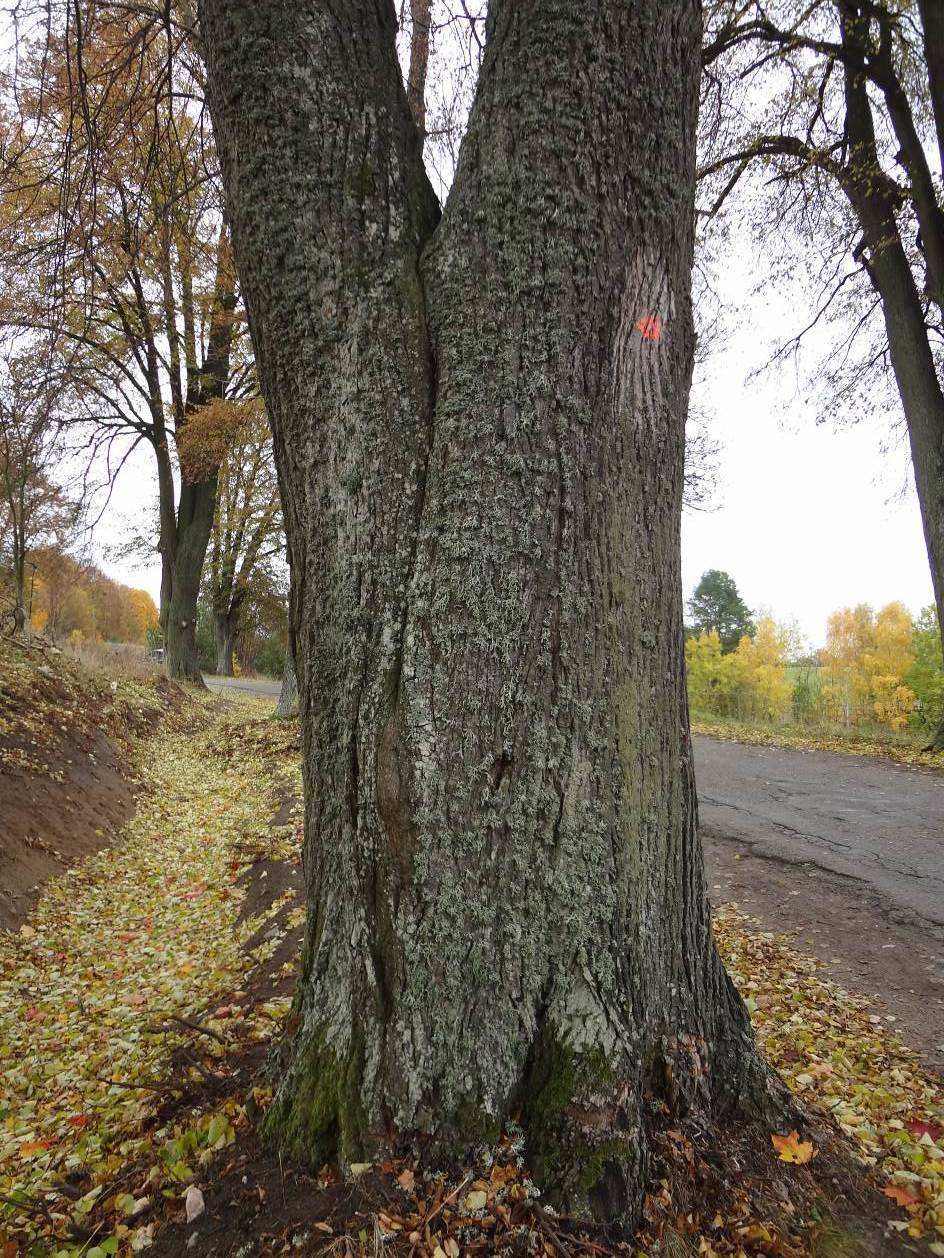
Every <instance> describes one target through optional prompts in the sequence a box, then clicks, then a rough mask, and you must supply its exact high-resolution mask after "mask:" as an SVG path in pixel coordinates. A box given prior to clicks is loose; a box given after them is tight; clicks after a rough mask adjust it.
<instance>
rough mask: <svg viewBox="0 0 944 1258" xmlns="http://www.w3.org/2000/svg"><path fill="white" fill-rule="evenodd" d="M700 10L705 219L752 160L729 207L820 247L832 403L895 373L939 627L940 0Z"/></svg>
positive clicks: (719, 2) (943, 491)
mask: <svg viewBox="0 0 944 1258" xmlns="http://www.w3.org/2000/svg"><path fill="white" fill-rule="evenodd" d="M708 13H709V20H708V32H707V36H706V42H705V50H704V62H705V65H706V77H705V86H704V100H703V109H702V118H703V122H704V131H705V136H704V139H705V146H704V148H705V151H704V169H703V176H704V177H705V179H706V189H707V195H706V217H707V218H708V219H710V218H712V217H714V216H715V215H716V214H717V213H718V211H719V209H720V207H721V206H722V205H723V204H724V203H725V201H726V199H727V198H728V197H729V195H730V193H731V192H732V190H733V189H734V187H735V186H736V185H738V184H739V183H740V181H741V180H742V177H743V176H744V175H745V173H747V172H749V171H750V170H752V168H753V167H754V165H755V164H756V165H758V166H759V167H760V168H761V169H762V170H763V171H764V172H765V173H766V174H767V175H768V176H769V177H767V178H765V180H764V182H763V185H762V188H761V190H760V191H759V192H757V191H756V189H757V185H756V184H755V185H752V186H753V187H754V188H755V196H754V197H753V198H751V197H750V196H745V197H744V198H742V200H741V202H740V208H739V210H738V213H739V214H743V212H744V206H745V204H746V205H748V206H750V208H751V209H752V211H753V213H754V216H755V224H756V228H757V231H758V235H759V236H761V235H762V236H763V238H764V239H765V240H766V241H771V240H774V241H784V240H787V241H791V240H793V241H800V242H802V243H803V244H804V245H805V246H808V247H811V248H812V249H815V250H816V251H817V252H818V254H819V259H820V263H819V266H818V268H817V271H818V280H819V284H820V289H821V291H820V294H819V299H818V303H817V307H816V309H815V312H814V313H813V314H812V316H811V318H810V320H809V325H808V328H807V331H809V329H810V328H816V329H817V330H820V329H822V327H823V326H824V325H825V326H828V325H829V322H832V324H833V327H834V328H837V329H840V330H841V331H840V335H839V336H838V338H837V340H838V345H837V344H835V343H833V344H831V345H830V349H829V356H828V359H829V360H828V365H827V367H826V369H825V372H824V375H825V378H826V381H827V383H828V384H829V385H830V386H831V387H830V390H829V404H830V406H831V407H832V408H833V409H839V408H849V409H852V410H853V413H855V408H857V407H860V406H862V405H864V406H865V407H867V408H869V409H874V407H875V405H876V394H877V393H878V395H879V396H880V386H881V384H882V383H883V382H884V380H885V379H887V378H889V377H891V378H893V379H894V382H895V385H896V386H897V392H898V395H899V398H900V402H901V408H902V411H903V414H904V419H905V422H906V425H907V431H908V439H909V444H910V450H911V463H912V467H913V470H914V481H915V488H916V490H917V494H918V501H919V504H920V507H921V518H922V522H923V525H924V534H925V540H926V543H927V550H928V560H929V564H930V570H931V580H932V585H933V588H934V595H935V602H936V606H937V610H938V619H939V623H942V624H944V391H942V378H944V377H942V359H941V337H942V332H944V325H942V313H944V208H942V197H941V174H942V165H944V40H942V38H941V27H942V19H941V6H940V3H939V0H918V2H917V3H916V4H915V3H912V2H910V0H908V2H906V0H902V2H900V3H898V2H896V0H812V3H799V2H798V0H774V3H764V4H761V3H759V2H758V0H748V2H747V3H742V2H741V0H712V2H711V3H710V4H709V5H708ZM877 385H878V386H879V387H878V388H877V387H876V386H877ZM933 745H937V746H944V727H942V729H941V730H939V731H938V733H937V735H936V738H935V740H934V743H933Z"/></svg>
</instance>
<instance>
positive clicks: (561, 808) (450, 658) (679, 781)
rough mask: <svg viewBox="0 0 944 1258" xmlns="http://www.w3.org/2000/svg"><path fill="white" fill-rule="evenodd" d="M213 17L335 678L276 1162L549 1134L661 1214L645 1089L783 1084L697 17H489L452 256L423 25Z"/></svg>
mask: <svg viewBox="0 0 944 1258" xmlns="http://www.w3.org/2000/svg"><path fill="white" fill-rule="evenodd" d="M201 17H202V24H203V33H204V38H205V45H206V50H207V55H208V62H209V82H210V93H211V101H212V108H213V116H214V123H215V134H216V136H217V140H218V143H219V146H220V150H221V157H222V162H223V170H224V178H225V186H226V193H227V200H228V208H229V212H230V214H231V217H232V225H233V238H234V245H235V249H236V258H237V264H238V267H239V272H240V279H241V284H242V288H243V292H244V294H245V296H246V299H247V305H248V309H249V315H250V325H251V329H252V333H253V340H254V344H255V348H256V353H257V357H258V363H259V368H260V373H261V380H262V384H263V389H264V393H265V397H266V402H267V406H268V410H269V414H270V417H271V420H272V423H273V427H274V434H275V445H276V454H277V458H278V460H279V472H280V481H281V484H282V486H283V490H284V491H285V492H286V493H287V496H288V499H289V501H288V503H287V504H286V505H287V510H286V521H287V525H288V529H289V533H290V542H291V553H292V577H293V583H294V587H295V593H294V596H293V619H294V623H293V631H294V635H295V638H296V646H297V649H298V652H299V655H301V656H303V658H304V661H305V666H304V668H303V669H302V677H301V682H302V694H301V700H302V702H301V709H302V720H303V728H304V747H305V757H304V772H305V782H306V840H305V869H306V881H307V891H308V905H309V915H308V934H307V942H306V947H305V950H304V957H303V968H302V976H301V982H300V988H299V993H298V997H297V1008H298V1013H299V1014H300V1024H299V1027H298V1031H297V1033H296V1034H295V1037H294V1039H293V1040H292V1042H291V1044H290V1045H287V1046H286V1050H285V1054H286V1056H285V1064H284V1074H283V1077H282V1081H281V1087H280V1089H279V1092H278V1096H277V1099H276V1102H275V1104H274V1106H273V1108H272V1110H271V1112H270V1116H269V1120H268V1128H267V1129H268V1132H269V1133H270V1135H271V1136H272V1138H274V1139H277V1140H279V1141H280V1142H281V1144H282V1145H283V1146H284V1147H286V1148H287V1149H289V1150H291V1151H293V1152H295V1153H297V1154H299V1155H301V1156H303V1157H305V1158H306V1159H308V1160H309V1161H313V1162H314V1163H316V1164H317V1163H318V1162H319V1161H320V1160H322V1159H323V1158H324V1157H325V1156H331V1155H334V1154H338V1153H340V1155H341V1156H342V1157H346V1158H360V1157H361V1156H363V1155H364V1154H365V1153H367V1152H368V1151H369V1150H372V1149H376V1148H378V1147H383V1146H385V1145H387V1144H389V1143H390V1142H392V1141H394V1140H395V1139H396V1138H397V1136H398V1135H405V1134H408V1133H412V1132H423V1133H431V1134H433V1135H436V1136H438V1137H441V1138H443V1139H445V1140H446V1141H449V1142H453V1143H455V1144H456V1145H460V1146H461V1145H464V1144H467V1143H469V1142H471V1141H475V1140H477V1139H480V1138H481V1137H482V1135H483V1134H487V1133H490V1132H494V1131H495V1129H496V1127H497V1126H498V1125H499V1124H500V1123H501V1121H502V1120H503V1118H504V1117H505V1116H506V1115H508V1114H509V1113H510V1112H511V1111H512V1110H514V1109H517V1108H521V1109H522V1112H523V1115H524V1121H525V1125H526V1129H527V1132H528V1137H529V1142H530V1151H531V1156H532V1158H533V1160H534V1163H535V1166H536V1169H537V1172H538V1174H539V1175H540V1176H541V1177H542V1178H543V1180H544V1181H545V1182H546V1183H547V1184H548V1186H549V1187H550V1188H551V1189H553V1190H554V1193H555V1196H556V1199H557V1200H559V1201H562V1202H564V1203H565V1204H567V1205H568V1206H569V1207H570V1208H572V1209H577V1210H581V1211H583V1212H589V1211H592V1212H594V1213H596V1214H598V1215H600V1216H604V1217H606V1218H610V1219H614V1218H615V1219H618V1220H619V1221H620V1222H623V1223H632V1222H633V1221H634V1220H635V1218H636V1216H637V1212H638V1208H639V1205H640V1202H641V1196H642V1189H643V1185H644V1183H645V1179H646V1173H647V1155H646V1137H645V1134H644V1126H643V1120H644V1101H643V1097H644V1095H645V1094H646V1093H647V1092H652V1091H654V1092H656V1093H658V1094H659V1095H662V1096H664V1097H666V1098H667V1099H668V1100H669V1102H670V1104H672V1105H676V1104H679V1105H695V1106H699V1107H702V1108H703V1109H704V1110H705V1111H706V1112H707V1113H710V1112H716V1111H717V1109H718V1108H719V1107H722V1106H726V1105H729V1104H731V1103H733V1102H735V1101H736V1100H737V1099H738V1098H742V1099H743V1098H744V1097H745V1096H746V1094H747V1092H749V1093H750V1095H751V1097H752V1099H754V1100H758V1101H759V1099H760V1097H761V1095H762V1091H763V1084H762V1082H760V1080H762V1079H763V1075H762V1073H761V1072H760V1071H759V1068H758V1066H757V1057H756V1056H755V1052H754V1049H753V1044H752V1039H751V1034H750V1028H749V1023H748V1019H747V1015H746V1013H745V1011H744V1008H743V1006H742V1004H741V1001H740V999H739V998H738V996H737V994H736V992H735V991H734V988H733V986H732V985H731V983H730V981H729V979H728V978H727V976H726V974H725V972H724V969H723V967H722V965H721V963H720V961H719V959H718V956H717V953H716V951H715V948H714V944H713V942H712V938H711V931H710V924H709V912H708V904H707V898H706V894H705V886H704V878H703V869H702V855H701V848H700V845H699V841H698V837H697V832H696V805H695V790H694V782H693V776H692V759H691V750H690V743H689V736H688V713H687V707H686V699H685V679H684V669H683V650H682V615H681V610H682V600H681V583H680V577H679V567H680V562H679V527H680V525H679V522H680V512H681V493H682V463H683V446H684V431H685V416H686V408H687V396H688V389H689V383H690V375H691V367H692V354H693V334H692V321H691V309H690V267H691V261H692V234H693V218H694V215H693V185H694V143H695V120H696V108H697V98H698V76H699V35H700V21H699V7H698V4H697V2H696V0H662V2H661V3H658V4H657V3H655V0H652V2H646V3H643V2H639V3H635V4H627V3H626V0H593V2H592V3H587V4H574V3H573V0H503V2H495V3H493V4H492V5H491V7H490V19H489V27H488V46H487V51H486V55H485V60H484V64H483V68H482V74H481V80H480V84H479V88H478V94H477V99H476V103H475V106H474V109H473V113H472V117H471V120H470V126H469V134H468V136H467V138H466V141H465V144H464V146H463V151H462V157H461V160H460V165H459V171H458V174H457V177H456V181H455V185H454V187H453V190H452V194H451V196H450V199H449V203H448V205H447V208H446V211H445V215H444V218H443V221H442V222H441V224H440V225H439V226H438V227H437V225H436V221H437V209H436V205H435V202H434V199H433V196H432V194H431V192H430V190H429V186H428V184H427V181H426V178H425V175H424V173H423V170H422V166H421V162H420V157H419V142H418V136H417V133H416V129H415V126H414V125H413V122H412V120H411V117H410V113H409V108H408V105H407V100H406V95H405V92H404V90H403V86H402V84H401V81H400V76H399V69H398V66H397V61H396V53H395V47H394V35H395V25H396V23H395V15H394V12H393V6H392V4H391V3H389V0H382V2H380V3H378V0H345V3H344V5H343V6H341V5H338V4H335V3H332V2H331V0H303V2H302V0H292V3H289V2H288V0H251V2H250V0H240V2H238V3H236V2H234V0H202V4H201ZM339 135H343V137H344V142H343V143H339V142H338V136H339Z"/></svg>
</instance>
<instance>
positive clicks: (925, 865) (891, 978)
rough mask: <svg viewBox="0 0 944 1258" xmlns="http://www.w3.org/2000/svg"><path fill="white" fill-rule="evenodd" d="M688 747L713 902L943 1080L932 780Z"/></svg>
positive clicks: (941, 945) (941, 923)
mask: <svg viewBox="0 0 944 1258" xmlns="http://www.w3.org/2000/svg"><path fill="white" fill-rule="evenodd" d="M695 743H696V764H697V775H698V786H699V811H700V814H701V818H702V836H703V839H704V843H705V856H706V863H707V875H708V887H709V891H710V893H711V896H712V900H713V902H714V903H715V904H723V903H736V904H737V905H738V906H739V907H740V908H741V909H743V911H744V912H746V913H748V914H750V915H751V916H752V917H755V918H757V919H758V920H759V921H760V922H762V923H763V924H764V925H765V926H766V927H768V928H769V929H770V930H773V931H777V932H790V933H792V934H793V935H794V936H795V938H796V941H797V946H798V947H799V948H800V949H801V950H802V951H804V952H807V953H810V954H812V955H814V956H816V957H818V958H819V959H820V960H822V961H824V962H826V963H827V966H828V968H829V972H830V974H831V975H832V977H834V978H835V979H836V980H837V981H838V982H840V983H842V984H843V985H844V986H847V987H848V988H849V989H850V990H853V991H857V992H862V993H865V994H867V995H870V996H875V997H876V999H877V1000H878V1001H879V1002H880V1004H881V1006H882V1011H883V1016H884V1017H885V1018H886V1019H887V1021H888V1022H889V1023H890V1024H891V1025H894V1026H896V1027H897V1028H898V1029H899V1030H900V1031H901V1032H902V1034H903V1035H904V1037H905V1038H906V1039H907V1040H909V1041H910V1042H911V1043H913V1044H915V1045H916V1046H917V1047H919V1048H921V1049H922V1050H923V1051H924V1052H926V1053H927V1054H928V1055H929V1058H930V1059H931V1061H932V1062H933V1063H934V1065H935V1066H936V1068H937V1069H939V1070H942V1071H944V777H942V776H940V775H937V774H932V773H927V772H921V771H911V770H908V769H904V768H902V767H900V766H897V765H893V764H887V763H885V762H882V761H874V760H868V759H865V758H862V757H854V756H844V755H838V754H832V753H829V752H797V751H789V750H781V749H776V748H769V747H749V746H745V745H743V744H739V743H721V742H716V741H715V740H712V739H706V738H696V740H695Z"/></svg>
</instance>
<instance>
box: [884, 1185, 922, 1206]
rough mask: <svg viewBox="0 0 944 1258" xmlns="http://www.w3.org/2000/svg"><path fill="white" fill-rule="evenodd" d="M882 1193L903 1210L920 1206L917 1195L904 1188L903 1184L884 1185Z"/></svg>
mask: <svg viewBox="0 0 944 1258" xmlns="http://www.w3.org/2000/svg"><path fill="white" fill-rule="evenodd" d="M882 1192H883V1193H884V1194H885V1196H886V1197H890V1198H891V1199H892V1201H894V1203H895V1205H896V1206H902V1207H903V1208H904V1209H907V1208H908V1207H909V1206H917V1205H920V1204H921V1198H920V1197H919V1196H918V1194H917V1193H915V1192H912V1190H911V1189H910V1188H906V1187H905V1185H904V1184H886V1185H885V1187H884V1188H883V1189H882Z"/></svg>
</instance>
